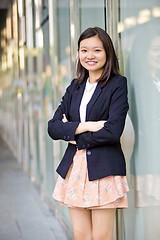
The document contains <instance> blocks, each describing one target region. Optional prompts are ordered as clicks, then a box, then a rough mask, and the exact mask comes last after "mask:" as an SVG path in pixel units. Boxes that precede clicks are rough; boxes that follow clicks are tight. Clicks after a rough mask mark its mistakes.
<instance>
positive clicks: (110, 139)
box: [75, 77, 129, 150]
mask: <svg viewBox="0 0 160 240" xmlns="http://www.w3.org/2000/svg"><path fill="white" fill-rule="evenodd" d="M127 93H128V91H127V79H126V78H125V77H123V78H121V79H119V80H118V81H117V84H116V87H114V89H113V92H112V97H111V102H110V107H109V117H108V119H107V121H106V122H105V123H104V127H103V128H102V129H100V130H98V131H96V132H84V133H82V134H79V135H76V136H75V140H76V142H77V147H78V149H79V150H81V149H86V148H90V147H95V146H100V145H105V144H114V143H116V142H119V141H120V137H121V135H122V132H123V129H124V125H125V118H126V114H127V111H128V109H129V105H128V98H127Z"/></svg>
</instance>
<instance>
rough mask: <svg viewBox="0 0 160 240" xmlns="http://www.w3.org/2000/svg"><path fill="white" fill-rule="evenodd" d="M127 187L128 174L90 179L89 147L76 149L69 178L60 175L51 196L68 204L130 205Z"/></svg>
mask: <svg viewBox="0 0 160 240" xmlns="http://www.w3.org/2000/svg"><path fill="white" fill-rule="evenodd" d="M127 191H129V188H128V183H127V179H126V176H109V177H105V178H102V179H98V180H94V181H89V179H88V171H87V160H86V150H77V152H76V153H75V155H74V158H73V162H72V165H71V166H70V168H69V170H68V173H67V176H66V178H65V179H63V178H62V177H61V176H59V177H58V179H57V183H56V186H55V189H54V192H53V194H52V197H53V198H54V199H55V200H57V201H59V202H60V203H61V204H63V205H65V206H68V207H80V208H88V209H97V208H98V209H99V208H127V207H128V200H127Z"/></svg>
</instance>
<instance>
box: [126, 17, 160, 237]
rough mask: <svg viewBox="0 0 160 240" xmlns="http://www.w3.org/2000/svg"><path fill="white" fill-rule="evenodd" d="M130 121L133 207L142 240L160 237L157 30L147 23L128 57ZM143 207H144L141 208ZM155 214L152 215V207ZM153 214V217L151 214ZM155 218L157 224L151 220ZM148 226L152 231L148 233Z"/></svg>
mask: <svg viewBox="0 0 160 240" xmlns="http://www.w3.org/2000/svg"><path fill="white" fill-rule="evenodd" d="M129 63H130V73H129V75H130V76H129V79H130V84H131V85H130V94H131V98H130V101H131V118H132V122H133V126H134V131H135V145H134V152H133V155H132V159H131V174H132V186H133V188H134V190H135V193H136V195H135V196H136V207H142V208H143V214H144V219H143V220H144V224H145V225H144V227H145V229H144V234H145V238H144V239H145V240H149V239H155V240H158V239H159V237H160V230H159V224H158V222H159V221H160V217H158V216H160V215H159V207H160V190H159V186H160V170H159V169H160V162H159V158H160V148H159V142H160V27H159V22H158V21H153V22H152V21H150V22H149V23H148V24H146V25H145V26H143V27H141V28H140V29H139V31H137V33H136V36H135V39H134V41H133V44H132V47H131V52H130V55H129ZM144 207H147V208H144ZM153 207H154V209H155V208H157V211H154V210H153V212H152V214H151V211H152V208H153ZM154 213H155V215H154ZM155 217H156V218H159V219H158V222H157V224H156V222H155V221H154V218H155ZM150 226H152V231H150V229H151V228H150Z"/></svg>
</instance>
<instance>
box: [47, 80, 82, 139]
mask: <svg viewBox="0 0 160 240" xmlns="http://www.w3.org/2000/svg"><path fill="white" fill-rule="evenodd" d="M73 84H74V80H73V81H72V83H71V84H70V85H69V87H68V88H67V89H66V92H65V94H64V96H63V97H62V100H61V103H60V105H59V106H58V108H57V110H56V111H55V113H54V116H53V118H52V119H51V120H49V122H48V134H49V136H50V137H51V138H52V139H54V140H60V139H61V140H65V141H71V140H74V138H75V131H76V128H77V127H78V125H79V122H65V123H64V122H63V121H62V118H63V114H65V115H66V117H67V116H68V111H69V106H70V101H71V90H72V88H73V86H72V85H73Z"/></svg>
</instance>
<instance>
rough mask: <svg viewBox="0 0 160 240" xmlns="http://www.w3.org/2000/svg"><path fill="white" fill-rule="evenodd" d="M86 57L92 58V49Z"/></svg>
mask: <svg viewBox="0 0 160 240" xmlns="http://www.w3.org/2000/svg"><path fill="white" fill-rule="evenodd" d="M87 58H88V59H93V58H94V53H93V52H92V51H90V52H88V55H87Z"/></svg>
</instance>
